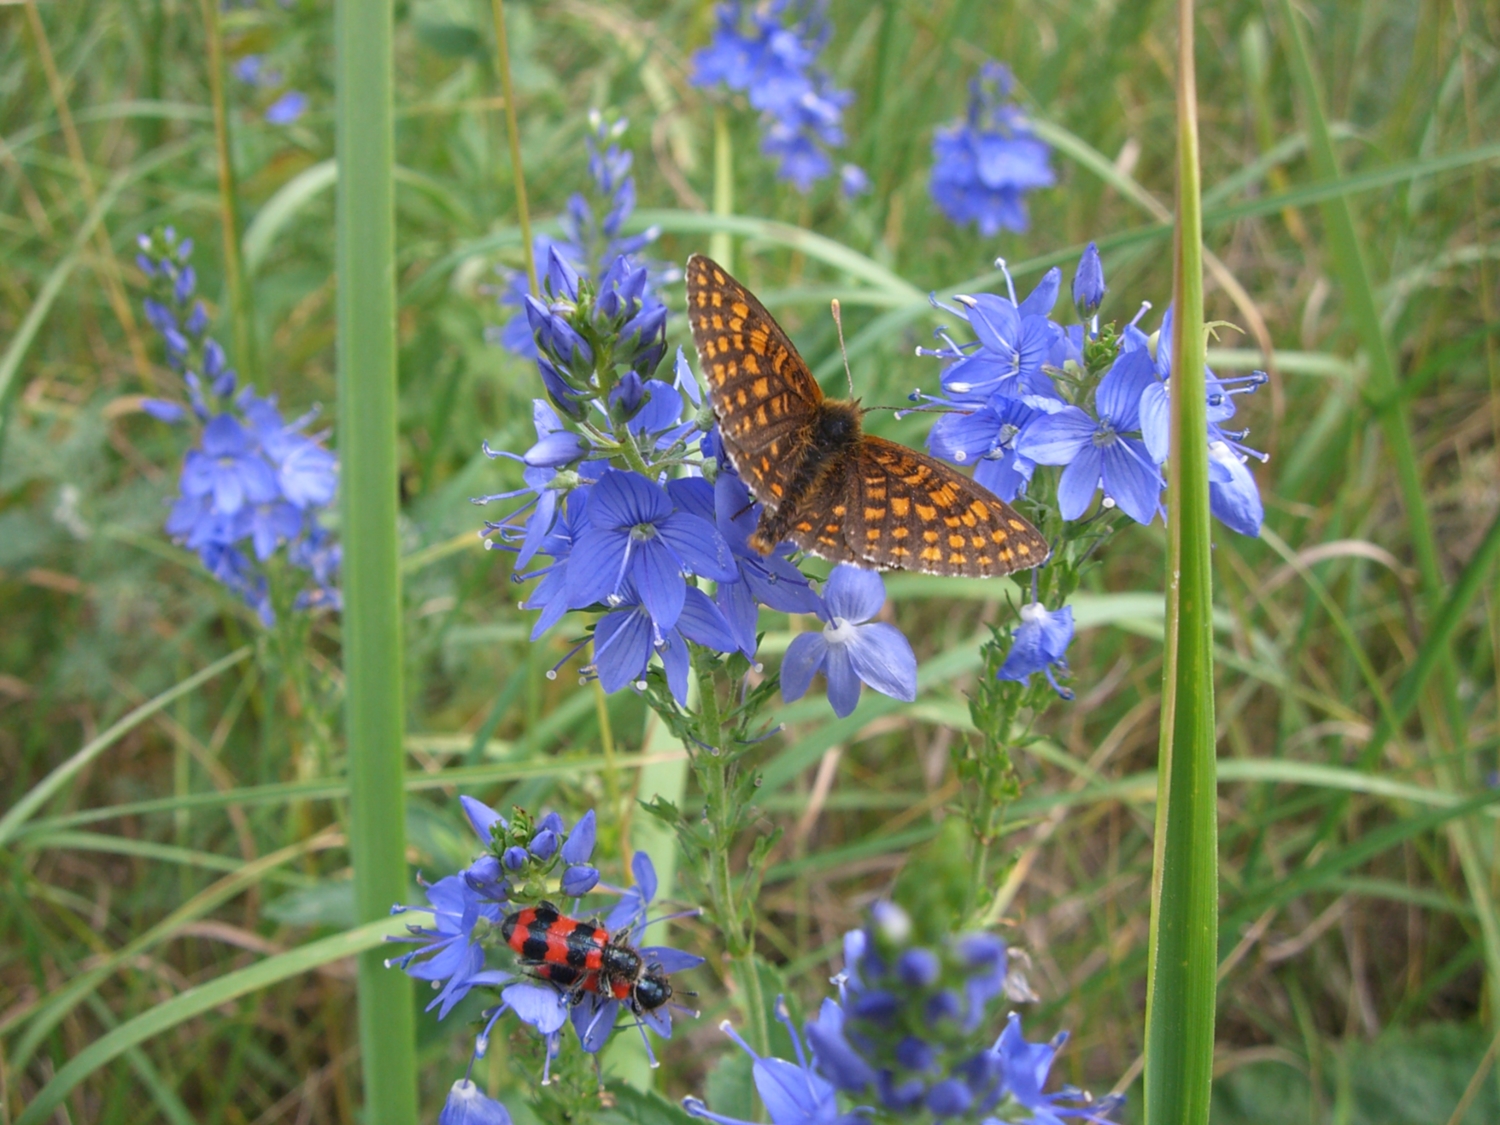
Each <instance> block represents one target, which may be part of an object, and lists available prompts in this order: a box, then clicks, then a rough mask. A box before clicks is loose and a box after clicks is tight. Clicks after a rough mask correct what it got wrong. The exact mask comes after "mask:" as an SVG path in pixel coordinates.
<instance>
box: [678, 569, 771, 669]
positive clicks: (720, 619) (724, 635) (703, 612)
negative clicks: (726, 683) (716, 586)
mask: <svg viewBox="0 0 1500 1125" xmlns="http://www.w3.org/2000/svg"><path fill="white" fill-rule="evenodd" d="M735 585H742V583H735ZM729 588H731V589H732V588H733V587H729ZM677 628H678V629H680V630H681V631H682V635H683V636H684V637H686V638H687V639H688V640H690V641H697V642H698V643H699V644H700V645H704V646H705V647H707V648H711V649H714V650H715V651H717V652H733V651H734V650H735V649H736V648H738V647H739V643H738V641H736V639H735V632H734V630H733V629H731V628H730V625H729V622H728V621H726V620H725V619H724V615H723V614H722V613H720V612H719V607H718V606H716V605H714V603H713V602H712V601H710V600H709V597H708V595H707V594H705V593H704V592H703V591H702V590H700V589H698V588H697V587H696V586H689V587H688V588H687V596H686V598H685V600H684V601H683V603H682V614H681V616H679V617H678V619H677ZM751 641H752V643H753V641H754V637H752V638H751Z"/></svg>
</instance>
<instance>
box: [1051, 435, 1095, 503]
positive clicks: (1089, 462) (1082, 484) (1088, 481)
mask: <svg viewBox="0 0 1500 1125" xmlns="http://www.w3.org/2000/svg"><path fill="white" fill-rule="evenodd" d="M1102 463H1103V458H1102V457H1100V455H1099V450H1098V449H1097V448H1096V447H1095V446H1094V445H1093V444H1092V443H1090V444H1089V445H1086V446H1084V447H1083V448H1082V449H1081V450H1079V452H1078V456H1077V457H1075V458H1074V459H1073V460H1072V461H1071V462H1069V463H1068V467H1067V468H1066V469H1064V470H1063V471H1062V476H1061V478H1059V479H1058V482H1057V510H1058V512H1059V513H1060V514H1061V515H1062V518H1063V519H1065V520H1076V519H1077V518H1078V517H1079V516H1081V515H1083V513H1084V512H1086V511H1088V510H1089V504H1090V503H1091V502H1092V501H1093V499H1094V490H1095V489H1097V488H1098V487H1099V468H1100V465H1101V464H1102Z"/></svg>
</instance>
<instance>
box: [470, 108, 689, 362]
mask: <svg viewBox="0 0 1500 1125" xmlns="http://www.w3.org/2000/svg"><path fill="white" fill-rule="evenodd" d="M589 123H590V126H591V130H592V131H591V132H590V133H589V134H588V135H587V136H586V137H585V143H586V144H587V146H588V154H589V179H590V181H591V184H592V190H591V191H590V192H589V193H588V194H587V195H585V194H584V193H582V192H574V193H573V194H572V195H571V196H570V197H569V198H568V207H567V210H566V211H565V212H564V213H563V215H562V217H561V219H560V225H561V226H562V231H563V237H562V238H560V239H556V238H549V237H548V236H547V235H538V236H537V238H536V242H535V245H534V246H533V253H534V254H535V257H536V261H537V263H538V265H539V266H542V267H545V266H546V264H547V263H548V262H550V261H551V260H552V259H553V258H556V259H557V260H558V261H559V262H561V263H562V264H563V266H564V267H565V268H566V270H567V271H569V273H570V274H571V275H573V276H576V277H582V278H594V279H599V284H600V287H601V288H607V287H608V286H607V284H606V280H605V277H604V275H605V273H606V271H607V268H608V267H609V266H612V265H615V264H617V263H619V262H621V261H622V259H623V260H625V262H626V267H627V268H634V269H643V270H644V273H641V274H639V283H640V293H639V296H640V297H641V298H642V299H643V301H644V302H645V303H646V305H647V306H648V307H652V308H659V307H660V302H659V301H657V300H656V298H655V297H654V296H653V295H652V294H653V292H654V290H655V289H656V288H657V287H659V286H661V285H663V284H665V283H667V282H669V281H672V280H674V279H675V278H676V277H677V273H676V271H675V270H674V269H672V268H671V267H670V266H668V265H667V264H666V263H664V262H656V261H652V260H650V259H646V258H642V257H641V252H642V251H643V250H645V249H646V247H648V246H650V245H651V243H653V242H655V241H656V239H657V237H658V236H659V235H660V233H661V232H660V231H658V230H657V229H656V228H654V227H652V228H650V229H648V230H645V231H643V232H641V233H640V234H634V235H626V234H624V233H623V230H624V227H625V223H626V221H627V220H628V219H629V218H630V215H631V213H632V212H633V211H634V210H635V177H634V176H632V175H631V174H630V166H631V163H632V161H633V159H634V156H633V154H632V153H631V152H630V151H629V150H628V149H622V148H621V147H620V146H619V144H618V143H616V142H617V141H618V140H619V138H620V137H621V136H623V135H624V133H625V130H626V129H627V128H628V127H629V124H630V123H629V121H627V120H626V119H625V118H623V117H620V118H613V119H610V118H606V117H605V115H604V114H602V113H600V112H599V111H598V110H593V111H592V112H591V113H590V114H589ZM502 275H503V277H504V284H503V286H502V287H501V288H500V289H499V292H498V301H499V303H500V305H501V306H502V307H505V308H512V309H515V310H516V311H515V314H514V315H513V316H512V317H511V318H510V320H508V321H507V322H506V323H505V324H504V325H503V326H501V327H499V328H495V329H492V330H490V332H489V333H487V336H488V338H489V339H490V341H491V342H492V343H498V344H500V345H501V346H503V347H504V348H506V349H507V350H508V351H511V352H514V353H515V354H516V355H519V356H522V357H524V358H526V359H535V358H536V357H537V350H536V341H535V340H534V339H533V338H532V332H533V323H532V319H531V318H530V316H529V315H528V313H527V303H526V302H527V298H528V297H530V296H531V281H530V279H529V278H528V277H527V276H526V272H525V271H524V270H503V271H502ZM633 276H634V274H633Z"/></svg>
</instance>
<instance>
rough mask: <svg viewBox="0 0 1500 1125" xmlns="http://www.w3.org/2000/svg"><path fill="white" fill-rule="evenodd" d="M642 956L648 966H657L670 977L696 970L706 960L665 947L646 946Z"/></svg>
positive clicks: (643, 948)
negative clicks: (673, 974)
mask: <svg viewBox="0 0 1500 1125" xmlns="http://www.w3.org/2000/svg"><path fill="white" fill-rule="evenodd" d="M640 954H641V956H642V957H644V958H645V959H646V963H647V964H648V965H656V966H657V967H658V968H660V969H661V971H662V972H664V973H667V974H669V975H670V974H672V973H685V972H687V971H688V970H689V969H696V968H697V967H698V966H699V965H701V964H703V963H704V961H705V960H706V958H703V957H699V956H696V955H695V954H692V953H684V952H683V951H682V950H680V949H671V948H669V947H667V946H664V945H644V946H642V947H641V950H640Z"/></svg>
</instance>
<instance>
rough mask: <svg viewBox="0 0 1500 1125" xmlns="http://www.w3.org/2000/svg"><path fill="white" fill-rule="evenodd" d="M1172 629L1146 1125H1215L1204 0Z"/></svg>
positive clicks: (1183, 212) (1185, 268) (1180, 147)
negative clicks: (1202, 164)
mask: <svg viewBox="0 0 1500 1125" xmlns="http://www.w3.org/2000/svg"><path fill="white" fill-rule="evenodd" d="M1177 68H1178V87H1177V228H1176V232H1175V238H1174V247H1173V249H1174V251H1175V253H1174V255H1173V256H1174V259H1175V266H1176V269H1175V273H1176V277H1175V285H1174V293H1173V302H1174V309H1175V314H1174V329H1175V334H1174V337H1173V340H1172V395H1171V410H1172V421H1171V428H1172V443H1171V452H1170V470H1169V479H1168V485H1167V513H1168V518H1167V541H1168V568H1169V569H1168V574H1167V628H1166V652H1165V658H1164V661H1163V672H1162V705H1161V711H1162V724H1161V757H1160V767H1159V770H1158V774H1157V778H1158V781H1157V800H1156V839H1155V855H1154V861H1153V864H1152V879H1151V930H1150V938H1149V956H1148V960H1147V970H1146V971H1147V978H1146V981H1147V983H1146V1065H1145V1079H1146V1098H1145V1120H1146V1122H1147V1125H1206V1122H1207V1121H1208V1110H1209V1096H1210V1093H1211V1090H1212V1084H1213V1054H1214V1000H1215V989H1216V975H1217V968H1218V822H1217V806H1216V803H1215V802H1216V800H1217V793H1216V791H1215V785H1216V768H1217V763H1216V760H1215V755H1214V746H1215V732H1214V669H1213V604H1212V600H1213V584H1212V568H1211V564H1210V524H1209V504H1208V441H1207V434H1208V418H1207V391H1206V388H1205V385H1204V364H1205V362H1206V359H1207V356H1206V346H1207V340H1206V338H1205V335H1204V327H1203V244H1202V243H1203V206H1202V187H1201V183H1200V178H1199V167H1198V111H1197V104H1198V103H1197V81H1196V78H1195V75H1194V65H1193V2H1192V0H1179V3H1178V54H1177Z"/></svg>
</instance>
